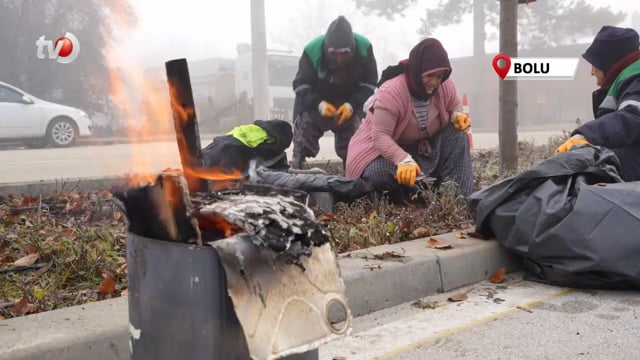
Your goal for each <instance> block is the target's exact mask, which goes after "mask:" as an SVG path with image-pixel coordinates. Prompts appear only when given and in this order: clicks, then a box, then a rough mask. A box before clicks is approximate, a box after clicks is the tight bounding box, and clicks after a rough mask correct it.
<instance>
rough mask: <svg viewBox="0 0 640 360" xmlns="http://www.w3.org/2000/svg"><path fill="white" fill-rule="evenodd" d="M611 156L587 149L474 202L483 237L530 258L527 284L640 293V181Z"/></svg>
mask: <svg viewBox="0 0 640 360" xmlns="http://www.w3.org/2000/svg"><path fill="white" fill-rule="evenodd" d="M620 168H621V167H620V162H619V160H618V158H617V157H616V156H615V155H614V153H613V152H612V151H611V150H608V149H604V148H598V147H593V146H585V147H580V148H577V149H574V150H572V151H569V152H566V153H563V154H559V155H556V156H554V157H552V158H550V159H547V160H545V161H542V162H541V163H539V164H538V165H536V166H534V167H533V168H531V169H530V170H527V171H525V172H523V173H521V174H519V175H517V176H514V177H512V178H509V179H505V180H503V181H502V182H499V183H497V184H495V185H493V186H490V187H488V188H485V189H483V190H481V191H478V192H476V193H474V194H472V195H470V196H469V197H468V198H467V201H468V204H469V208H470V210H471V211H472V214H473V215H474V218H475V223H476V232H478V233H480V234H482V235H484V236H486V237H493V238H495V239H496V240H497V241H498V242H500V243H501V244H502V245H504V246H505V247H506V248H507V249H508V250H510V251H512V252H515V253H516V254H518V255H520V256H522V258H523V259H524V262H523V263H524V269H525V272H526V277H527V279H531V280H536V281H540V282H543V283H548V284H554V285H560V286H568V287H581V288H601V289H640V234H639V233H638V232H640V182H629V183H625V182H623V180H622V179H621V177H620V174H619V170H620Z"/></svg>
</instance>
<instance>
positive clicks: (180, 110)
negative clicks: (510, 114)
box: [169, 82, 194, 123]
mask: <svg viewBox="0 0 640 360" xmlns="http://www.w3.org/2000/svg"><path fill="white" fill-rule="evenodd" d="M169 94H170V96H169V97H170V99H171V109H172V110H173V111H174V113H176V114H177V115H178V119H179V121H180V122H181V123H185V122H187V120H189V118H190V117H192V116H193V113H194V109H193V108H192V107H184V106H182V104H180V103H179V102H178V95H177V94H176V88H175V87H174V85H173V84H172V83H171V82H169Z"/></svg>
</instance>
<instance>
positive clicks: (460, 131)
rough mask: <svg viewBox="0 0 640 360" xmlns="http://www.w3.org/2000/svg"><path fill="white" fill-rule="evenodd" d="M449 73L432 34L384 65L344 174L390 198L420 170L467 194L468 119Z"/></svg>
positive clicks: (446, 60) (405, 189) (469, 180)
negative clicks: (398, 59) (396, 61)
mask: <svg viewBox="0 0 640 360" xmlns="http://www.w3.org/2000/svg"><path fill="white" fill-rule="evenodd" d="M450 75H451V65H450V63H449V57H448V55H447V52H446V50H445V49H444V48H443V47H442V44H441V43H440V41H438V40H436V39H433V38H427V39H424V40H422V41H421V42H420V43H418V44H417V45H416V46H415V47H414V48H413V49H412V50H411V52H410V54H409V59H407V60H403V61H401V62H400V63H399V64H398V65H395V66H390V67H388V68H387V69H386V70H385V71H384V72H383V73H382V77H381V79H380V83H379V84H378V85H379V88H378V90H377V91H376V93H375V94H374V95H373V97H372V98H371V99H370V100H369V101H368V103H367V105H366V106H367V115H366V118H365V120H364V123H363V124H362V125H361V126H360V127H359V128H358V130H357V132H356V133H355V135H354V136H353V138H352V139H351V142H350V143H349V151H348V156H347V162H346V175H347V177H351V178H356V177H361V178H364V179H366V180H367V181H368V182H370V183H371V185H372V186H373V188H374V189H375V190H376V191H378V192H388V193H389V195H391V196H392V197H393V198H395V199H401V198H403V197H404V194H409V193H411V191H412V187H413V186H414V184H415V182H416V177H417V176H418V175H420V174H424V175H427V176H430V177H435V178H438V179H439V180H440V181H446V180H451V181H453V182H454V183H455V184H457V185H458V187H459V190H460V193H461V194H462V195H465V196H466V195H469V194H470V193H471V190H472V182H473V172H472V168H471V154H470V150H469V142H468V139H467V135H466V132H468V131H469V129H470V127H471V122H470V120H469V118H468V116H466V115H465V114H463V113H462V112H461V111H462V105H461V104H460V101H459V99H458V95H457V93H456V89H455V86H454V84H453V81H452V80H451V79H449V76H450ZM398 197H400V198H398Z"/></svg>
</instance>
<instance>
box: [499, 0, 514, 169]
mask: <svg viewBox="0 0 640 360" xmlns="http://www.w3.org/2000/svg"><path fill="white" fill-rule="evenodd" d="M500 53H501V54H506V55H508V56H509V57H511V58H514V57H517V56H518V2H517V1H516V0H500ZM498 81H500V85H499V94H500V109H499V114H498V126H499V129H498V131H499V134H498V138H499V144H500V162H501V166H502V169H503V170H506V171H510V170H516V169H517V168H518V82H517V81H516V80H498Z"/></svg>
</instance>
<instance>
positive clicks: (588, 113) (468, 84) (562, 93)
mask: <svg viewBox="0 0 640 360" xmlns="http://www.w3.org/2000/svg"><path fill="white" fill-rule="evenodd" d="M587 47H588V44H577V45H569V46H559V47H556V48H549V49H538V50H519V51H518V57H571V58H580V60H579V62H578V67H577V69H576V73H575V77H574V79H573V80H520V81H518V127H519V129H523V128H528V129H532V130H535V129H536V128H540V129H546V130H561V129H563V130H568V131H569V130H573V128H575V119H576V118H580V119H582V120H583V122H584V121H587V120H590V119H593V113H592V108H591V92H592V91H593V90H595V89H596V83H595V79H594V78H593V77H592V76H591V66H590V65H589V64H588V63H587V62H586V61H584V59H582V53H583V52H584V50H585V49H586V48H587ZM495 55H496V54H487V55H484V56H483V57H482V58H481V59H475V58H474V57H461V58H453V59H451V66H452V68H453V72H452V74H451V78H452V79H453V81H454V82H455V84H456V89H457V90H458V93H459V94H458V95H459V96H460V97H461V98H462V95H463V94H466V95H467V98H468V99H469V108H470V113H471V117H472V119H473V120H472V121H473V127H474V130H475V131H478V130H481V131H482V130H487V131H497V129H498V110H497V109H498V108H499V107H498V102H499V95H498V84H499V82H500V81H503V80H500V78H499V77H498V75H496V73H495V72H494V71H493V67H492V65H491V64H492V61H493V57H494V56H495ZM508 81H512V80H508ZM476 129H478V130H476Z"/></svg>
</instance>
